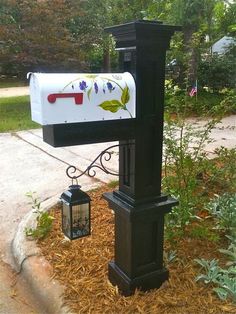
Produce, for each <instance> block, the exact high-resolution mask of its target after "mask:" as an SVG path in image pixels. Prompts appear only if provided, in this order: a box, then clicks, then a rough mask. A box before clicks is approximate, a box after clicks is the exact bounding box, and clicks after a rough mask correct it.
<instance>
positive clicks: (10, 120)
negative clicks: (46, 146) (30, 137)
mask: <svg viewBox="0 0 236 314" xmlns="http://www.w3.org/2000/svg"><path fill="white" fill-rule="evenodd" d="M39 127H40V126H39V125H38V124H37V123H35V122H33V121H31V113H30V99H29V96H18V97H9V98H0V132H11V131H20V130H27V129H36V128H39Z"/></svg>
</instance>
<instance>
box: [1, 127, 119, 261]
mask: <svg viewBox="0 0 236 314" xmlns="http://www.w3.org/2000/svg"><path fill="white" fill-rule="evenodd" d="M113 144H115V143H114V142H113V143H102V144H94V145H81V146H74V147H63V148H53V147H51V146H49V145H48V144H46V143H44V142H43V140H42V131H41V129H37V130H30V131H22V132H17V133H1V134H0V152H1V159H0V169H1V176H0V226H1V231H2V232H1V233H0V252H1V258H2V260H3V261H5V262H8V263H9V262H11V254H10V243H11V241H12V239H13V236H14V232H15V229H16V227H17V224H18V223H19V221H20V219H21V218H22V217H23V215H24V214H25V213H26V212H27V211H29V209H30V204H28V202H29V200H28V198H27V197H26V196H25V194H26V193H27V192H30V191H31V192H36V193H37V194H36V195H37V196H38V197H39V199H40V200H41V201H45V200H47V199H48V198H51V197H54V196H58V197H59V196H60V194H61V193H62V192H63V191H64V190H65V189H67V188H68V186H69V185H70V184H71V180H70V179H69V178H68V177H67V176H66V173H65V170H66V168H67V167H68V165H70V164H72V165H75V166H76V167H77V168H78V169H79V170H81V172H82V171H84V170H85V169H86V168H87V167H88V165H89V164H90V163H91V162H92V161H93V160H94V159H95V158H96V156H97V155H98V154H99V153H100V152H101V151H102V150H104V149H106V148H107V147H109V146H111V145H113ZM112 151H113V152H114V153H113V154H112V159H111V160H110V161H109V162H107V167H108V169H110V170H111V171H113V172H117V170H118V153H117V149H113V150H112ZM81 172H80V171H78V173H81ZM111 180H117V177H115V176H111V175H106V174H104V173H103V172H102V171H100V170H98V171H97V175H96V177H95V178H90V177H89V176H87V175H84V176H82V177H81V178H80V179H79V184H80V185H82V187H83V189H84V190H88V189H93V188H96V187H98V185H99V184H102V183H106V182H109V181H111ZM3 221H4V223H1V222H3Z"/></svg>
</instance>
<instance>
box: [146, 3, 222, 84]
mask: <svg viewBox="0 0 236 314" xmlns="http://www.w3.org/2000/svg"><path fill="white" fill-rule="evenodd" d="M219 7H221V8H223V9H225V5H224V1H223V0H167V1H164V0H159V1H158V0H157V1H155V0H154V1H153V3H152V4H151V5H150V6H149V8H148V10H147V17H148V18H157V19H159V18H160V19H162V20H166V22H170V23H173V24H179V25H182V27H183V30H182V37H181V35H176V36H175V38H176V41H175V42H174V46H175V47H177V49H173V51H174V52H175V53H176V54H177V59H178V63H179V65H180V66H181V74H182V75H181V80H180V81H181V82H180V83H182V84H183V78H184V77H186V78H187V86H188V85H192V84H193V83H194V82H195V81H196V78H197V70H198V64H199V61H200V57H201V54H202V53H203V52H204V50H205V51H206V50H207V49H208V48H209V46H210V44H211V43H212V41H214V39H215V38H216V37H215V36H216V33H217V32H216V30H217V29H218V27H219V24H218V23H217V14H216V13H217V8H219ZM222 14H223V16H225V10H223V13H222ZM206 35H208V36H209V38H210V41H209V42H208V43H206V42H205V36H206ZM180 40H181V42H182V44H181V43H180V42H179V41H180ZM175 58H176V56H175Z"/></svg>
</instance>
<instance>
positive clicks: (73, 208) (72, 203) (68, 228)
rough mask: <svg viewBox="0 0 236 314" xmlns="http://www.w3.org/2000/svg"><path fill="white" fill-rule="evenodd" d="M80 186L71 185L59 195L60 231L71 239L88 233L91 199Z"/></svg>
mask: <svg viewBox="0 0 236 314" xmlns="http://www.w3.org/2000/svg"><path fill="white" fill-rule="evenodd" d="M80 188H81V186H80V185H71V186H69V190H67V191H65V192H64V193H62V195H61V200H62V203H63V207H62V231H63V233H64V234H65V236H67V237H68V238H69V239H71V240H74V239H78V238H82V237H85V236H87V235H90V201H91V199H90V197H89V196H88V195H87V194H86V193H85V192H83V191H81V189H80Z"/></svg>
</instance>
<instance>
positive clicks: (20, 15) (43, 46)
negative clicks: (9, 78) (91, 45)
mask: <svg viewBox="0 0 236 314" xmlns="http://www.w3.org/2000/svg"><path fill="white" fill-rule="evenodd" d="M2 2H3V1H2ZM1 4H2V3H1ZM75 9H76V15H79V14H82V12H81V11H80V10H79V6H78V5H76V4H72V2H70V1H69V2H68V1H65V0H50V1H49V0H45V1H37V0H7V1H4V4H2V6H1V14H0V22H1V28H0V35H1V40H2V45H3V49H2V50H1V52H0V61H1V64H3V65H5V68H10V69H11V71H16V72H21V73H22V72H23V73H24V72H25V71H26V70H29V71H36V70H37V71H51V70H58V71H61V70H65V69H70V70H74V71H76V70H77V71H78V70H79V69H80V70H81V69H84V68H86V64H85V62H84V60H85V57H84V55H85V52H84V51H83V50H82V49H81V46H82V43H81V41H79V42H78V41H75V40H74V38H73V36H72V34H71V32H70V31H69V29H68V27H67V23H68V22H69V21H70V19H71V18H72V17H73V16H74V14H75Z"/></svg>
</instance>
